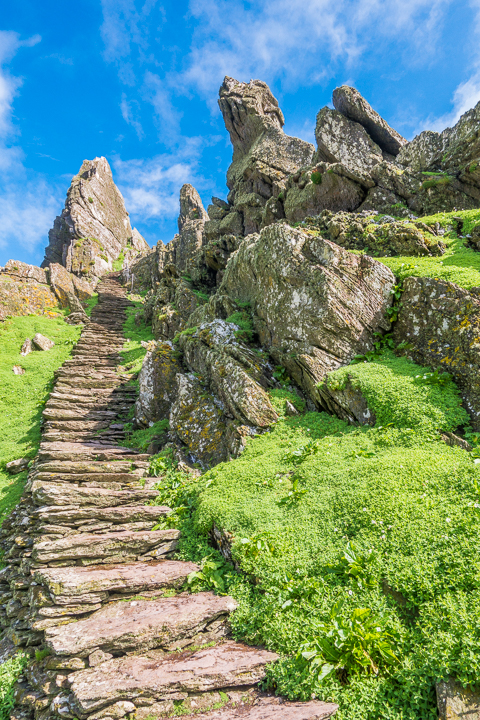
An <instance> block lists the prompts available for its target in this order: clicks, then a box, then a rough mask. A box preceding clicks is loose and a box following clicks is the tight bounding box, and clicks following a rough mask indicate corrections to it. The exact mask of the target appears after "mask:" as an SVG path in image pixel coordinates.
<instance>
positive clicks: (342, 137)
mask: <svg viewBox="0 0 480 720" xmlns="http://www.w3.org/2000/svg"><path fill="white" fill-rule="evenodd" d="M315 139H316V141H317V147H318V149H317V153H316V156H315V158H316V160H323V161H325V162H327V163H342V164H343V165H344V166H345V167H346V168H347V170H350V171H351V172H353V173H355V174H356V175H357V176H358V177H359V178H360V179H362V180H364V181H365V180H366V181H367V183H368V185H369V186H371V185H373V183H372V181H371V178H370V170H371V169H372V167H373V166H374V165H377V164H378V163H379V162H382V160H383V154H382V150H381V148H380V147H379V146H378V145H377V144H376V143H374V142H373V140H372V138H371V137H370V136H369V134H368V133H367V131H366V130H365V128H364V127H363V126H362V125H360V124H359V123H357V122H354V121H353V120H349V119H348V118H346V117H345V116H344V115H342V113H340V112H338V110H331V109H330V108H329V107H324V108H322V109H321V110H320V112H319V113H318V115H317V124H316V128H315Z"/></svg>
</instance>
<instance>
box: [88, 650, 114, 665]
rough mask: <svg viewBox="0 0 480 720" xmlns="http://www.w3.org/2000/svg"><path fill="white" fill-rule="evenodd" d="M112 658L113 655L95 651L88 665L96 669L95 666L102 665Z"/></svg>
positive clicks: (89, 658)
mask: <svg viewBox="0 0 480 720" xmlns="http://www.w3.org/2000/svg"><path fill="white" fill-rule="evenodd" d="M112 657H113V655H111V654H110V653H107V652H103V650H94V651H93V653H91V654H90V655H89V656H88V664H89V666H90V667H95V665H100V663H102V662H106V661H107V660H111V659H112Z"/></svg>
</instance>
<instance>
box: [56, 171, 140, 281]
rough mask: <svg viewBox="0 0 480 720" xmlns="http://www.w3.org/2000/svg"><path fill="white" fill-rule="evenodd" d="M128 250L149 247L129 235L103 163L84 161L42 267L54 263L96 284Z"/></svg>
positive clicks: (124, 214)
mask: <svg viewBox="0 0 480 720" xmlns="http://www.w3.org/2000/svg"><path fill="white" fill-rule="evenodd" d="M129 248H134V249H135V254H137V252H141V253H148V252H150V247H149V246H148V244H147V243H146V242H145V241H144V240H143V238H142V237H141V235H140V234H139V233H138V231H137V232H135V233H134V232H133V230H132V228H131V225H130V220H129V217H128V213H127V211H126V209H125V203H124V200H123V197H122V195H121V193H120V191H119V190H118V188H117V187H116V185H115V183H114V182H113V178H112V171H111V169H110V165H109V164H108V162H107V160H106V159H105V158H103V157H101V158H95V159H94V160H85V161H84V163H83V165H82V167H81V168H80V171H79V173H78V175H75V177H74V178H73V180H72V182H71V185H70V188H69V190H68V193H67V200H66V203H65V208H64V210H63V212H62V214H61V215H59V216H58V217H57V218H56V220H55V222H54V225H53V228H52V230H50V232H49V244H48V246H47V248H46V250H45V259H44V261H43V263H42V267H48V266H49V265H50V264H51V263H57V264H59V265H62V266H63V267H65V268H66V269H67V270H68V271H69V272H72V273H74V274H76V275H78V276H80V277H82V276H86V277H88V278H99V277H101V276H102V275H104V274H105V273H106V272H108V271H109V270H111V269H112V263H113V261H115V260H117V258H118V257H119V256H120V255H121V253H122V252H124V251H125V250H128V249H129Z"/></svg>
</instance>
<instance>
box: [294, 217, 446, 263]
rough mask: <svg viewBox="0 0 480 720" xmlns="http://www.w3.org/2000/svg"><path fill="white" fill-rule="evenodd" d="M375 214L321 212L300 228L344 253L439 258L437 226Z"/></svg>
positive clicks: (442, 247) (439, 248) (443, 246)
mask: <svg viewBox="0 0 480 720" xmlns="http://www.w3.org/2000/svg"><path fill="white" fill-rule="evenodd" d="M377 215H378V213H377V212H376V211H370V212H369V211H367V210H363V211H362V212H359V213H346V212H339V213H332V212H329V211H328V210H324V211H323V212H322V213H320V215H317V216H316V217H307V218H306V219H305V221H304V223H303V227H305V228H306V229H309V230H311V231H313V232H316V233H317V232H318V233H320V235H321V236H322V237H324V238H326V239H328V240H331V241H332V242H334V243H336V244H337V245H340V246H341V247H344V248H346V249H347V250H364V251H365V252H367V253H368V254H369V255H380V256H382V257H388V256H395V255H401V256H404V255H412V256H425V255H442V254H443V253H444V251H445V245H444V244H443V242H442V235H441V234H439V233H440V232H444V230H442V229H441V228H440V227H438V228H437V227H436V226H433V225H432V226H429V225H425V224H424V223H418V224H416V223H415V222H414V221H411V220H408V221H407V220H404V221H398V220H397V221H396V220H395V219H394V218H393V217H390V216H386V217H385V216H380V217H377Z"/></svg>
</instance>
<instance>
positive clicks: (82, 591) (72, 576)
mask: <svg viewBox="0 0 480 720" xmlns="http://www.w3.org/2000/svg"><path fill="white" fill-rule="evenodd" d="M199 569H200V568H199V567H198V565H195V564H194V563H191V562H181V561H179V560H159V561H152V562H148V563H145V562H131V563H126V564H116V565H115V564H114V565H89V566H87V567H79V566H78V565H74V566H71V567H58V568H40V569H38V570H34V571H33V579H34V581H35V582H36V583H38V584H39V585H43V586H44V587H46V588H48V590H49V592H50V595H51V597H52V600H53V602H54V603H55V604H56V605H72V604H75V603H98V602H106V601H107V600H109V599H111V598H112V597H119V596H127V597H128V596H129V595H138V594H140V595H143V594H146V596H150V595H152V594H153V593H158V592H159V591H161V590H164V589H166V588H180V587H181V586H182V585H183V584H184V582H185V580H186V579H187V577H188V576H189V575H190V573H192V572H195V571H198V570H199Z"/></svg>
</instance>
